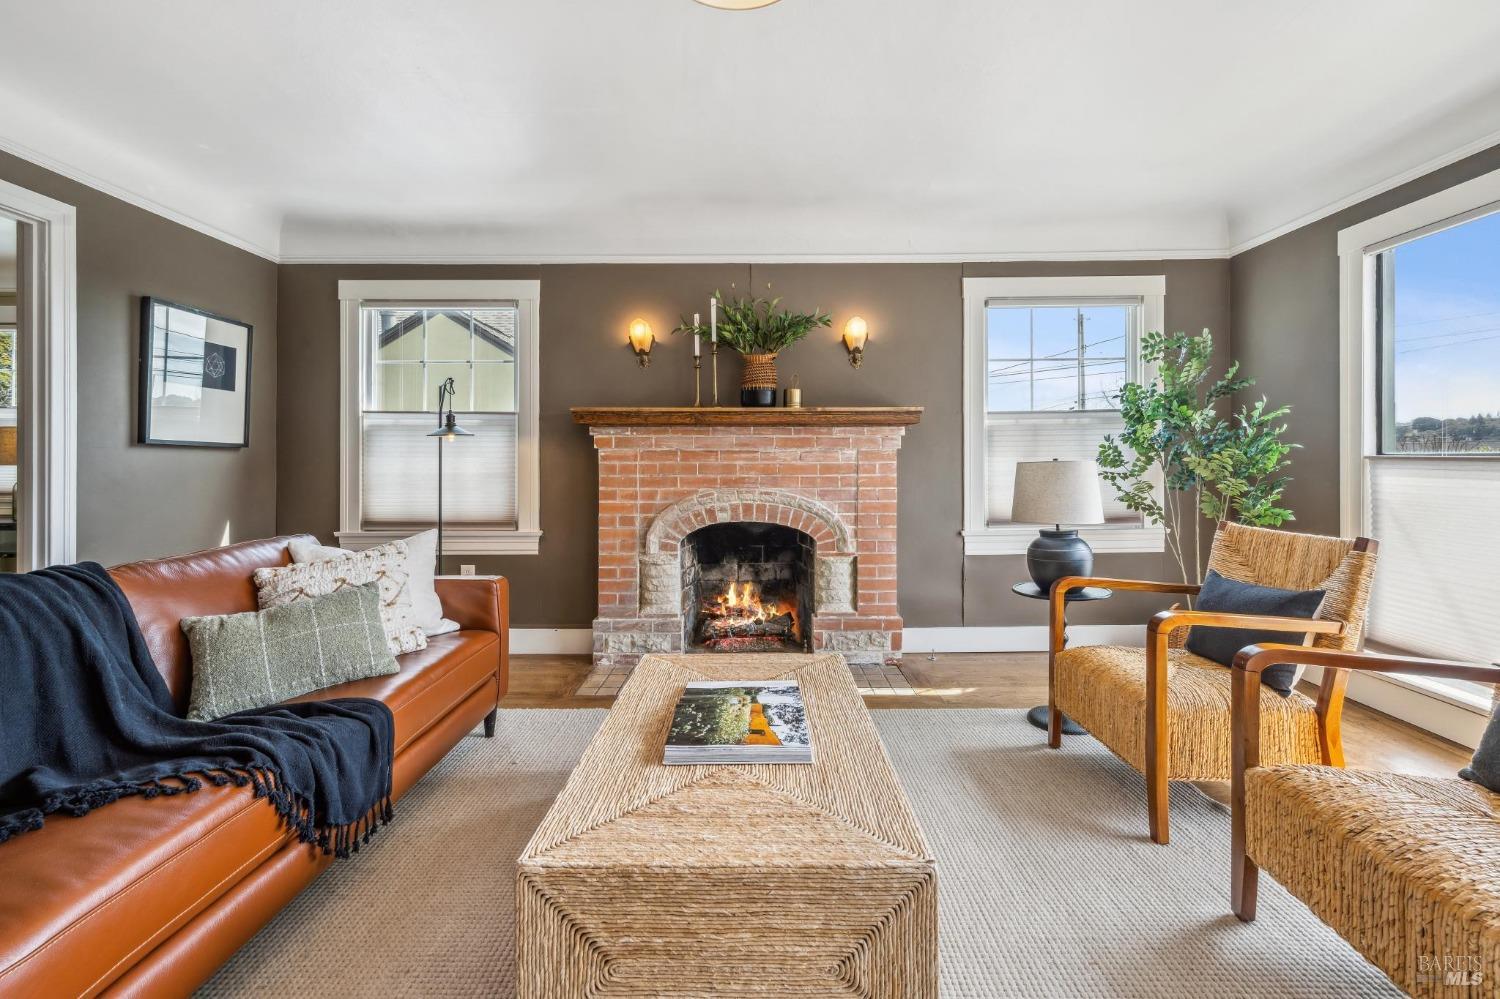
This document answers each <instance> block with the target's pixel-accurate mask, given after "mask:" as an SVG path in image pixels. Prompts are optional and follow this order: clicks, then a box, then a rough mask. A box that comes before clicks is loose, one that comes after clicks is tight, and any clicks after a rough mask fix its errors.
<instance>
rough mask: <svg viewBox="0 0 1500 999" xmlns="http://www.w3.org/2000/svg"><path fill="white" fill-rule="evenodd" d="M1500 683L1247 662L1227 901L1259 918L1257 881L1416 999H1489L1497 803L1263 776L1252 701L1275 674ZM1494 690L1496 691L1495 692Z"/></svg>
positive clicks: (1406, 780) (1404, 665)
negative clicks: (1281, 890)
mask: <svg viewBox="0 0 1500 999" xmlns="http://www.w3.org/2000/svg"><path fill="white" fill-rule="evenodd" d="M1285 662H1290V663H1302V664H1308V665H1314V666H1321V667H1323V672H1324V676H1325V678H1326V677H1327V676H1328V675H1329V674H1334V675H1335V676H1336V677H1337V679H1336V683H1338V685H1339V686H1340V687H1342V685H1343V684H1344V683H1345V682H1346V681H1347V677H1348V675H1349V671H1350V670H1378V671H1380V672H1382V673H1407V674H1418V675H1423V676H1436V677H1446V678H1449V679H1455V680H1473V681H1477V682H1479V683H1489V684H1495V683H1500V668H1497V667H1495V666H1482V665H1478V664H1469V663H1454V662H1444V661H1441V660H1430V659H1409V658H1405V657H1399V658H1398V657H1394V656H1375V655H1369V654H1360V653H1350V652H1336V651H1333V650H1330V649H1312V648H1304V647H1300V646H1295V647H1294V646H1278V645H1267V646H1264V647H1262V646H1255V645H1252V646H1250V647H1249V648H1247V649H1243V650H1241V652H1240V653H1239V655H1237V656H1236V657H1235V662H1234V669H1233V670H1232V671H1231V677H1232V687H1233V690H1234V698H1233V702H1234V705H1233V710H1234V729H1233V740H1234V775H1233V777H1232V779H1231V781H1230V792H1229V794H1230V805H1231V807H1232V809H1233V819H1232V827H1231V829H1232V832H1231V836H1230V842H1231V845H1230V849H1231V852H1232V858H1233V866H1232V875H1231V876H1232V878H1233V881H1232V883H1231V888H1230V898H1231V905H1232V907H1233V909H1234V913H1235V915H1237V916H1239V917H1240V919H1242V920H1244V921H1245V922H1249V921H1251V920H1252V919H1254V918H1255V902H1256V888H1257V884H1258V880H1259V873H1260V870H1261V869H1262V868H1264V869H1265V870H1266V872H1267V873H1269V874H1270V875H1271V876H1272V877H1274V878H1275V879H1276V880H1277V881H1279V882H1281V884H1282V885H1283V886H1284V887H1285V888H1286V889H1287V890H1288V891H1290V892H1291V893H1292V894H1293V895H1296V896H1297V897H1298V898H1300V899H1301V900H1302V901H1303V902H1304V903H1306V905H1307V907H1308V908H1309V909H1311V910H1312V911H1313V914H1314V915H1316V916H1317V917H1318V918H1319V919H1321V920H1323V921H1324V922H1325V923H1327V924H1328V925H1329V926H1331V927H1333V929H1334V930H1335V931H1337V932H1338V933H1339V935H1340V936H1342V937H1343V938H1344V939H1345V940H1348V941H1349V943H1350V945H1351V946H1353V947H1354V949H1355V950H1357V951H1359V952H1360V953H1361V954H1363V955H1364V956H1365V957H1366V958H1367V959H1368V960H1369V961H1370V963H1371V964H1374V965H1375V966H1376V967H1378V968H1379V969H1380V970H1381V971H1384V972H1385V973H1386V974H1387V975H1389V976H1390V979H1391V981H1393V982H1395V983H1396V984H1397V985H1399V986H1401V988H1403V989H1405V990H1406V991H1407V992H1409V993H1411V994H1412V995H1414V996H1479V995H1495V994H1496V991H1495V990H1496V983H1497V982H1500V794H1495V793H1494V792H1491V791H1489V790H1487V789H1485V788H1484V787H1483V786H1481V785H1479V784H1474V783H1470V782H1469V781H1465V780H1458V779H1456V778H1455V779H1441V778H1433V777H1417V776H1410V775H1406V774H1391V773H1375V772H1370V771H1360V770H1337V769H1333V768H1331V767H1322V766H1264V765H1262V764H1264V763H1265V762H1266V761H1265V760H1264V754H1263V752H1262V749H1263V746H1262V744H1261V731H1262V730H1261V726H1260V718H1259V715H1260V712H1261V707H1262V705H1263V703H1264V700H1263V698H1261V697H1259V696H1257V695H1258V694H1259V690H1258V688H1259V687H1260V673H1261V670H1263V669H1265V668H1266V667H1267V666H1270V665H1271V664H1273V663H1285ZM1497 689H1500V688H1497Z"/></svg>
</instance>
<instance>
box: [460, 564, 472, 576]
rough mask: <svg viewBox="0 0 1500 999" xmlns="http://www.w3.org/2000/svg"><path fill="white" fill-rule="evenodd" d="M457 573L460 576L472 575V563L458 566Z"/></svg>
mask: <svg viewBox="0 0 1500 999" xmlns="http://www.w3.org/2000/svg"><path fill="white" fill-rule="evenodd" d="M458 574H459V575H460V576H472V575H474V567H473V566H472V565H461V566H459V567H458Z"/></svg>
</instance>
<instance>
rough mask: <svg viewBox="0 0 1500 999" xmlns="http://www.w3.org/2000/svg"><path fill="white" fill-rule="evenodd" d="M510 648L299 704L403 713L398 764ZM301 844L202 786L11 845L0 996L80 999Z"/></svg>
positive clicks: (66, 823)
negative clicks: (357, 700) (356, 702)
mask: <svg viewBox="0 0 1500 999" xmlns="http://www.w3.org/2000/svg"><path fill="white" fill-rule="evenodd" d="M499 648H500V646H499V640H498V639H497V637H496V636H495V635H494V634H493V633H491V632H483V631H461V632H457V633H455V634H452V635H445V636H443V637H441V638H438V639H434V640H433V642H432V643H431V644H430V645H428V647H427V648H426V649H424V650H423V651H421V652H415V653H412V654H410V655H405V656H401V657H400V658H399V659H397V663H398V664H399V665H400V667H401V669H400V672H398V673H394V674H391V675H390V676H382V677H375V678H371V679H366V680H355V681H352V682H350V683H343V684H339V685H338V686H336V687H329V688H327V689H325V690H320V691H316V692H314V693H311V694H307V695H304V696H302V697H298V698H294V700H317V699H326V698H331V697H377V698H380V699H381V700H383V701H385V703H386V704H387V705H388V706H389V707H390V708H391V711H392V713H393V714H394V715H395V720H396V752H397V753H398V754H400V753H401V752H402V750H403V749H405V748H406V747H407V746H408V745H410V744H411V742H412V741H413V740H414V739H416V738H417V737H418V736H419V735H421V733H422V732H424V731H426V730H427V729H428V728H430V727H432V726H433V725H434V724H436V723H437V722H439V721H440V720H441V719H442V718H443V717H444V716H445V715H446V714H447V713H448V711H449V710H450V709H451V708H453V707H454V706H456V705H458V704H459V703H461V702H462V701H463V700H464V698H465V697H466V696H468V695H470V694H472V693H473V692H474V690H475V689H477V688H479V687H482V686H483V685H485V684H493V683H495V675H496V670H497V669H498V664H499V654H500V653H499ZM399 824H400V813H399V810H398V812H397V820H396V825H397V826H399ZM387 835H389V833H387ZM290 838H291V836H290V833H289V832H288V831H287V830H286V829H284V828H283V827H282V826H281V824H280V820H279V819H278V817H277V815H276V812H275V810H274V809H272V808H271V807H270V806H269V805H267V804H266V803H265V802H263V801H259V800H257V799H256V798H255V797H254V796H253V795H252V794H251V792H250V790H249V789H248V788H235V787H227V788H226V787H215V786H213V785H205V786H204V787H203V789H202V790H200V791H196V792H194V793H192V794H182V795H175V796H172V797H165V798H152V799H146V798H124V799H121V800H120V801H117V802H114V803H113V804H111V805H109V806H108V807H106V808H100V809H96V810H95V811H93V812H91V813H89V814H88V815H85V816H83V817H81V818H72V817H69V816H61V815H59V816H54V817H53V818H51V819H49V820H48V822H47V825H46V827H45V828H43V829H40V830H37V831H36V832H32V833H28V834H26V835H25V836H18V837H16V838H15V839H13V840H12V841H11V842H9V843H7V844H5V846H4V848H3V849H0V995H12V994H21V995H25V994H49V995H51V994H55V995H72V994H77V993H81V992H84V991H87V990H88V988H89V987H90V986H91V985H92V984H94V983H95V982H98V981H100V980H104V981H109V980H112V979H113V977H114V972H113V969H115V967H116V966H117V965H129V964H130V963H133V962H134V961H135V960H137V959H138V958H139V957H140V955H141V954H144V953H145V952H146V951H147V950H149V949H150V948H151V947H153V946H155V945H156V944H157V943H159V942H160V941H162V940H163V939H165V938H166V937H167V936H169V935H170V934H171V933H172V932H173V931H175V930H176V929H177V928H178V927H179V926H181V925H182V924H183V923H185V922H186V921H187V920H188V919H190V918H191V917H192V916H193V915H195V914H196V913H197V912H199V911H201V910H202V909H203V908H205V907H206V906H208V905H209V903H211V902H212V901H213V900H214V899H216V898H218V897H219V896H221V895H223V894H224V893H225V892H227V891H228V890H229V889H230V888H232V887H233V886H234V885H235V884H236V883H237V882H238V881H239V880H240V879H242V878H243V877H245V876H246V875H247V874H249V873H250V872H251V871H253V870H254V869H255V868H256V867H257V866H258V865H259V864H260V863H262V862H263V861H264V860H265V859H266V858H268V857H269V856H271V855H272V854H273V853H275V852H276V851H277V850H279V849H280V848H281V847H282V846H283V845H284V844H285V843H287V842H288V841H289V840H290ZM22 900H24V903H23V901H22Z"/></svg>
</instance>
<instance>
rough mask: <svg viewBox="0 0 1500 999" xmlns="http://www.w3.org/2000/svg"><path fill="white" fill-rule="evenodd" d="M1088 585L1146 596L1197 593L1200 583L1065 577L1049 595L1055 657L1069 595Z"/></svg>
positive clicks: (1049, 632)
mask: <svg viewBox="0 0 1500 999" xmlns="http://www.w3.org/2000/svg"><path fill="white" fill-rule="evenodd" d="M1085 586H1102V587H1105V588H1107V589H1111V590H1135V591H1144V592H1147V593H1186V594H1190V595H1191V594H1194V593H1197V592H1198V591H1199V590H1200V589H1202V587H1201V586H1199V585H1198V584H1197V583H1161V582H1157V581H1155V580H1150V579H1112V578H1110V577H1108V576H1064V577H1063V578H1062V579H1059V580H1058V581H1057V582H1055V583H1053V584H1052V589H1051V590H1050V591H1048V595H1047V624H1048V628H1047V652H1048V655H1049V657H1050V656H1055V655H1057V653H1058V652H1059V651H1060V650H1061V649H1062V636H1063V619H1064V618H1065V617H1066V616H1067V613H1068V606H1067V599H1066V594H1067V592H1068V591H1069V590H1079V589H1082V588H1083V587H1085Z"/></svg>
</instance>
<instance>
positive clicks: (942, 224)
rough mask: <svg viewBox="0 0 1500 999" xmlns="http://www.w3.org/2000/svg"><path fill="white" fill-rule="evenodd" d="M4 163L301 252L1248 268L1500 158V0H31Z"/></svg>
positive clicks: (9, 18) (2, 130)
mask: <svg viewBox="0 0 1500 999" xmlns="http://www.w3.org/2000/svg"><path fill="white" fill-rule="evenodd" d="M0 21H3V22H4V24H5V29H6V30H5V34H6V36H7V38H8V39H9V40H10V44H8V45H7V46H6V50H7V51H6V57H5V59H4V60H3V61H0V107H3V108H4V113H3V114H0V148H6V149H9V150H11V151H13V152H18V153H20V154H21V155H23V156H26V157H28V158H31V159H34V160H37V161H39V162H42V163H44V164H46V165H49V166H52V167H53V168H54V169H62V170H64V171H65V172H68V173H70V174H72V175H74V176H78V177H81V178H84V179H88V180H89V181H90V182H91V183H94V184H96V185H97V186H101V187H104V188H105V189H107V190H110V191H111V192H113V193H117V194H123V195H125V196H128V197H129V198H130V199H131V200H134V201H136V202H138V203H144V204H147V205H148V206H151V207H154V208H157V209H158V210H162V211H164V212H166V213H169V214H173V215H174V216H175V217H178V218H182V219H184V220H187V221H190V222H191V223H192V224H195V225H197V226H198V227H199V228H204V229H207V230H209V231H213V232H215V233H216V234H221V235H228V236H229V237H231V238H232V239H234V240H235V241H237V242H239V243H241V244H242V245H246V246H249V247H251V248H253V249H256V250H257V251H259V252H261V253H263V254H265V255H267V256H271V257H279V258H281V259H291V260H298V259H344V260H353V259H411V260H417V259H443V260H458V259H465V258H475V259H534V260H548V259H563V258H570V259H608V258H612V257H619V258H644V257H660V258H679V257H681V258H692V257H705V258H711V257H735V258H745V257H776V256H785V257H799V258H818V257H822V256H830V257H851V258H854V257H860V258H862V257H875V256H881V255H888V256H892V257H896V258H921V257H924V256H943V257H968V258H994V257H1005V256H1011V257H1014V256H1027V255H1038V254H1042V255H1046V254H1056V255H1088V254H1111V253H1118V254H1130V253H1140V252H1167V253H1175V254H1180V255H1182V254H1193V253H1198V252H1205V253H1223V252H1225V251H1226V250H1227V249H1228V248H1230V247H1233V246H1235V245H1237V244H1242V243H1244V242H1245V241H1248V240H1252V239H1254V238H1256V237H1258V236H1261V235H1263V234H1265V233H1266V232H1267V231H1269V230H1273V229H1275V228H1276V227H1279V226H1282V225H1284V224H1286V223H1289V222H1291V221H1293V220H1294V219H1297V218H1299V217H1302V216H1304V215H1306V214H1307V213H1312V212H1317V211H1319V210H1320V209H1324V208H1325V207H1326V206H1328V205H1330V204H1331V203H1334V202H1337V201H1339V200H1340V199H1344V198H1347V197H1348V196H1350V195H1353V194H1355V193H1356V192H1360V191H1363V190H1365V189H1368V188H1370V187H1372V186H1376V185H1381V184H1384V183H1387V182H1389V181H1390V180H1391V179H1392V178H1393V177H1396V176H1398V175H1403V174H1406V173H1408V172H1410V171H1412V170H1415V169H1417V168H1420V167H1422V166H1423V165H1425V164H1429V163H1431V162H1433V161H1434V160H1438V159H1441V158H1445V157H1449V158H1451V154H1453V153H1454V152H1455V151H1456V150H1459V149H1462V148H1469V147H1470V146H1471V145H1474V144H1480V143H1483V142H1484V141H1486V139H1488V141H1492V142H1493V141H1500V135H1497V133H1500V59H1497V58H1496V57H1495V53H1496V52H1497V51H1500V3H1496V2H1495V0H1444V2H1443V3H1441V4H1425V3H1413V2H1412V0H1258V2H1254V3H1245V2H1239V0H1149V2H1147V0H1136V2H1130V3H1125V2H1120V0H782V2H780V3H778V4H776V5H774V6H771V7H768V8H765V9H762V10H757V11H749V12H725V11H717V10H712V9H710V8H707V7H704V6H702V5H700V4H697V3H693V2H692V0H529V2H521V0H442V2H430V0H426V2H424V0H317V2H308V0H258V2H256V3H204V2H202V0H152V2H149V3H108V4H106V3H98V2H97V0H49V2H47V3H38V2H35V0H0Z"/></svg>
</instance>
